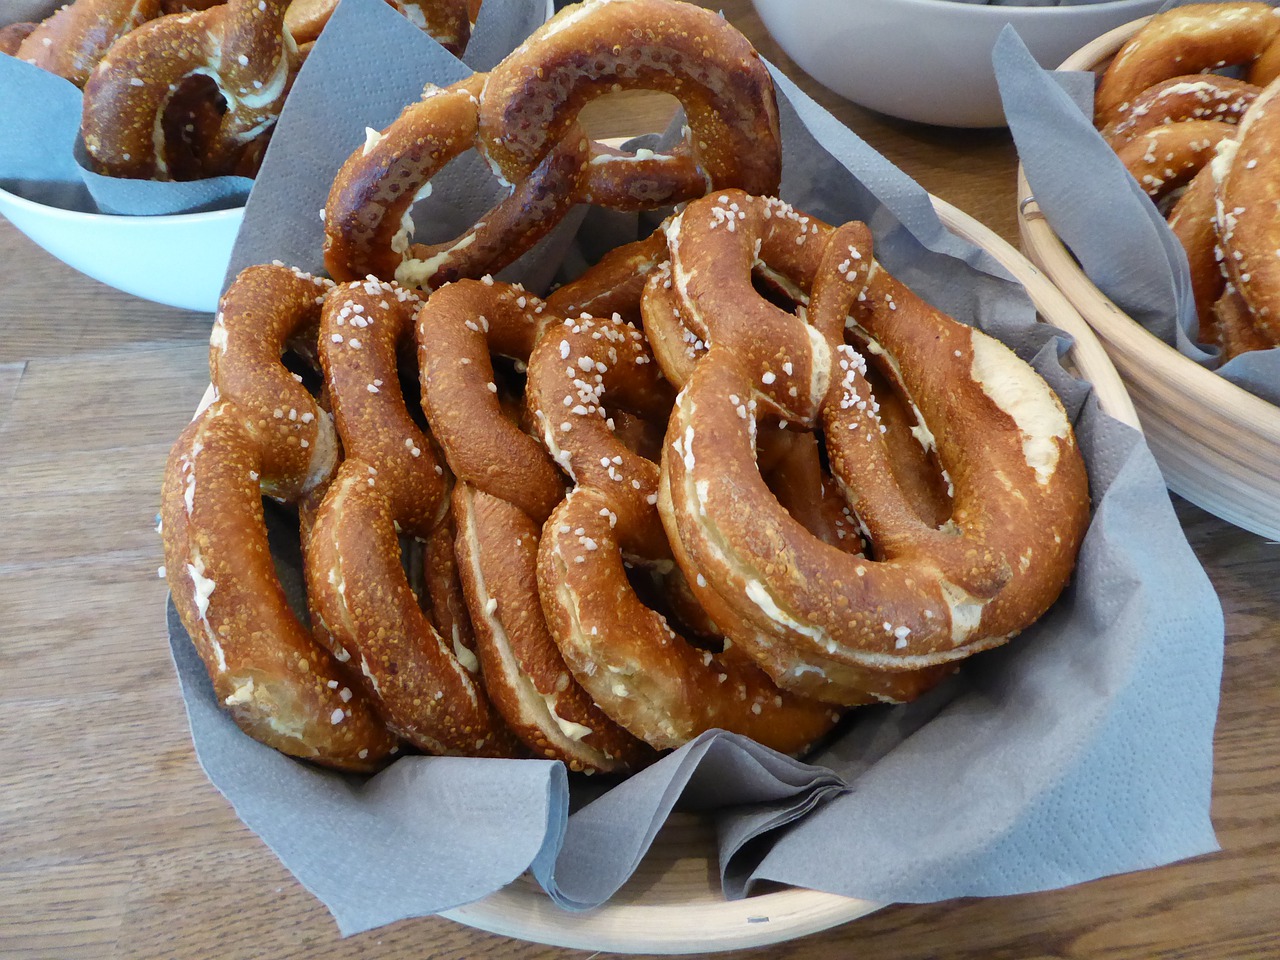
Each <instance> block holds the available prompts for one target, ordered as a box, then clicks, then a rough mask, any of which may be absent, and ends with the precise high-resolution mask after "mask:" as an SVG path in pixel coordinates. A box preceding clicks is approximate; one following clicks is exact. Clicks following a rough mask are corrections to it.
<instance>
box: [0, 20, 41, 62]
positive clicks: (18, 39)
mask: <svg viewBox="0 0 1280 960" xmlns="http://www.w3.org/2000/svg"><path fill="white" fill-rule="evenodd" d="M39 26H40V24H38V23H11V24H9V25H8V26H7V27H0V53H5V54H8V55H9V56H11V57H15V56H17V55H18V48H19V47H21V46H22V41H23V40H25V39H27V37H29V36H31V34H32V33H33V32H34V31H35V29H36V28H37V27H39Z"/></svg>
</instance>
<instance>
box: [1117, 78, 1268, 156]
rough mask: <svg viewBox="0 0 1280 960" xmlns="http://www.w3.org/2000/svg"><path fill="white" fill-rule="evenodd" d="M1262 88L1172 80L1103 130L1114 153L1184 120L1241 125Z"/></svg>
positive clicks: (1221, 80)
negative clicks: (1122, 147) (1130, 142)
mask: <svg viewBox="0 0 1280 960" xmlns="http://www.w3.org/2000/svg"><path fill="white" fill-rule="evenodd" d="M1259 90H1260V88H1259V87H1257V86H1255V85H1254V84H1252V83H1246V82H1245V81H1243V80H1233V79H1232V78H1231V77H1219V76H1217V75H1216V74H1212V73H1197V74H1191V75H1189V76H1179V77H1172V78H1170V79H1169V80H1164V81H1162V82H1160V83H1157V84H1155V85H1154V86H1151V87H1148V88H1147V89H1146V90H1144V91H1142V93H1140V94H1138V96H1136V97H1134V98H1133V102H1132V103H1131V104H1130V105H1129V109H1128V110H1127V111H1126V112H1125V119H1124V120H1122V121H1120V122H1119V123H1117V124H1114V125H1113V126H1111V127H1108V128H1106V129H1104V130H1103V136H1105V137H1106V138H1107V141H1108V142H1109V143H1110V144H1111V146H1112V149H1119V147H1120V145H1121V144H1123V143H1126V142H1127V141H1129V140H1132V139H1134V138H1135V137H1137V136H1138V135H1139V134H1143V133H1146V132H1147V131H1149V130H1152V129H1155V128H1157V127H1161V126H1164V125H1166V124H1171V123H1181V122H1183V121H1185V120H1216V121H1219V122H1221V123H1238V122H1239V121H1240V118H1241V117H1242V116H1244V112H1245V111H1246V110H1247V109H1249V104H1251V103H1253V101H1254V98H1256V97H1257V95H1258V93H1259Z"/></svg>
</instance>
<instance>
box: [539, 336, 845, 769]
mask: <svg viewBox="0 0 1280 960" xmlns="http://www.w3.org/2000/svg"><path fill="white" fill-rule="evenodd" d="M528 402H529V403H530V404H531V405H533V406H534V408H535V411H536V414H535V415H537V420H538V425H539V427H540V431H541V436H542V439H543V442H544V444H545V445H546V447H547V449H548V450H550V451H551V452H552V454H553V456H555V457H556V459H557V460H558V461H560V462H562V463H563V464H564V466H565V469H566V470H567V471H568V472H569V473H570V474H571V475H572V476H573V477H574V478H575V479H576V486H575V488H574V490H573V491H572V492H571V493H570V494H569V496H568V497H567V498H566V499H565V500H564V502H563V503H561V504H560V506H558V507H557V508H556V510H555V512H554V513H553V514H552V515H551V517H550V519H549V520H548V521H547V524H546V526H545V527H544V530H543V539H542V544H541V547H540V549H539V554H538V580H539V585H540V588H541V596H542V605H543V609H544V611H545V612H546V614H547V619H548V622H549V624H550V625H551V628H552V632H553V633H554V635H555V639H556V643H557V645H558V646H559V648H560V650H561V652H562V653H563V654H564V656H565V659H566V661H567V662H568V663H569V665H570V666H571V667H572V669H573V673H574V676H575V677H576V678H577V679H578V682H579V683H581V684H582V685H583V686H584V687H585V688H586V690H587V691H588V692H589V693H590V694H591V696H592V698H593V699H594V700H595V702H596V703H597V704H599V706H600V707H601V708H602V709H603V710H604V711H605V712H606V713H608V714H609V715H610V716H611V717H613V719H614V720H615V721H617V722H618V723H619V724H621V725H622V726H624V727H625V728H627V729H628V730H630V731H631V732H632V733H633V734H635V735H636V736H637V737H640V738H642V739H643V740H645V741H647V742H648V743H650V744H652V745H653V746H655V747H657V748H660V749H666V748H670V747H676V746H679V745H680V744H682V743H685V742H687V741H688V740H690V739H692V738H693V737H696V736H697V735H698V734H700V733H702V732H704V731H705V730H708V729H711V728H715V727H719V728H723V729H726V730H731V731H735V732H738V733H743V734H745V735H747V736H750V737H752V738H754V739H755V740H757V741H758V742H760V743H763V744H765V745H766V746H771V747H773V748H775V749H778V750H781V751H783V752H786V753H798V752H800V751H802V750H803V749H805V748H806V747H807V746H809V745H810V744H811V743H812V742H813V741H814V740H815V739H817V738H818V737H819V736H821V735H822V734H824V733H826V732H827V731H828V730H829V729H830V728H831V726H832V724H833V723H834V722H835V721H836V720H837V719H838V717H839V715H838V714H837V713H835V712H834V711H833V710H831V708H830V707H828V706H825V705H822V704H818V703H814V702H812V701H805V700H799V699H797V698H795V697H793V696H791V695H789V694H785V693H783V692H782V691H780V690H779V689H778V688H777V687H776V686H775V685H774V684H773V683H772V682H770V680H769V679H768V677H766V676H765V675H764V673H762V672H761V671H760V670H759V669H758V668H757V667H756V666H755V665H754V664H752V663H750V662H749V661H747V660H745V659H744V658H742V657H741V656H738V655H736V653H735V652H733V651H731V650H730V651H726V652H723V653H716V652H712V651H710V650H704V649H700V648H699V647H697V646H695V645H693V644H691V643H689V642H688V641H687V640H686V639H685V638H684V637H682V636H680V635H679V634H678V633H677V632H676V631H675V630H673V629H672V628H671V626H670V624H669V623H668V621H667V619H666V618H665V617H664V616H663V615H662V614H660V613H658V612H657V611H655V610H652V609H650V608H649V607H648V606H646V605H645V604H644V603H643V602H642V601H641V600H640V598H639V597H638V596H637V595H636V593H635V590H634V589H633V588H632V587H631V585H630V583H629V581H628V578H627V573H626V570H625V567H624V556H626V558H627V561H626V562H630V563H639V562H640V560H641V558H643V559H646V560H648V561H651V562H652V561H659V562H661V561H667V562H669V560H670V548H669V546H668V544H667V542H666V536H665V534H664V532H663V529H662V523H661V520H660V519H659V516H658V509H657V500H658V466H657V464H656V463H653V462H652V461H650V460H648V459H645V458H644V457H642V456H639V455H637V454H636V453H634V452H632V451H631V450H629V449H628V448H627V447H626V446H624V445H623V444H622V443H621V442H620V441H619V440H618V439H617V438H616V437H615V436H614V434H613V431H611V430H610V429H609V425H608V421H607V417H609V416H610V415H611V414H613V413H614V411H615V410H617V409H629V410H631V411H633V412H635V413H637V414H639V415H641V416H665V414H666V413H667V411H668V410H669V409H670V407H671V388H670V386H669V385H668V384H667V383H666V381H665V380H664V379H663V378H662V376H661V374H660V373H659V372H658V370H657V366H656V364H655V363H654V360H653V355H652V354H651V353H650V352H649V350H648V347H647V344H646V343H645V340H644V336H643V334H642V333H641V332H640V331H639V330H638V329H636V328H635V327H633V326H631V325H630V324H626V323H624V322H622V321H621V320H616V319H615V320H596V319H592V318H590V317H587V316H582V317H579V318H577V319H570V320H566V321H564V323H563V325H562V326H561V327H560V328H558V329H556V330H554V331H550V332H549V333H548V335H547V336H546V337H544V338H543V339H542V341H541V342H540V343H539V344H538V346H537V347H536V348H535V350H534V353H533V356H532V358H531V359H530V363H529V386H528ZM686 575H688V571H687V570H686ZM711 613H712V617H713V618H714V617H715V613H714V612H713V611H712V612H711Z"/></svg>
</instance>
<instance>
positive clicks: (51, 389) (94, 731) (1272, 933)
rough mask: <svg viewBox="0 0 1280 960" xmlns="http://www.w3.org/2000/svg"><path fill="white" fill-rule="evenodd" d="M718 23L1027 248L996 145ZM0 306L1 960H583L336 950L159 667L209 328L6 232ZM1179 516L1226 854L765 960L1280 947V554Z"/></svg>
mask: <svg viewBox="0 0 1280 960" xmlns="http://www.w3.org/2000/svg"><path fill="white" fill-rule="evenodd" d="M708 5H709V6H717V7H721V8H723V9H724V10H725V12H726V13H727V14H728V16H729V17H730V19H731V20H733V21H734V22H735V23H737V24H738V25H739V26H740V27H741V28H742V29H743V30H744V32H745V33H747V35H748V36H749V37H750V38H751V39H752V40H753V41H754V42H756V43H757V45H758V46H759V47H760V48H761V50H762V51H763V52H764V53H765V54H766V55H767V56H768V57H770V58H771V59H772V60H774V62H775V63H778V64H780V65H781V66H782V68H783V69H784V70H786V71H787V72H788V73H789V74H790V75H791V76H792V77H794V78H795V79H796V80H797V81H798V82H799V83H800V85H801V86H802V87H803V88H804V89H805V90H806V91H807V92H808V93H810V94H811V95H813V96H814V97H815V98H816V99H817V100H818V101H819V102H821V103H822V104H823V105H824V106H826V107H827V108H828V109H829V110H831V111H832V113H834V114H835V115H836V116H837V117H839V118H840V119H841V120H843V121H844V122H845V123H847V124H848V125H849V126H850V127H852V128H853V129H854V130H855V131H856V132H857V133H859V134H860V135H861V136H862V137H864V138H865V139H866V140H868V141H869V142H870V143H871V144H872V145H873V146H875V147H876V148H877V149H879V150H880V151H881V152H882V153H884V154H885V155H886V156H887V157H888V158H889V159H890V160H892V161H893V162H894V163H896V164H898V165H899V166H901V167H902V168H903V169H905V170H906V171H907V172H908V173H909V174H911V175H912V176H914V177H915V178H916V179H917V180H919V181H920V182H921V183H922V184H923V185H924V186H925V187H926V188H927V189H929V190H930V191H932V192H933V193H935V194H937V195H938V196H941V197H943V198H944V199H946V200H949V201H951V202H952V203H954V204H956V205H957V206H959V207H960V208H961V209H963V210H965V211H967V212H969V213H970V214H972V215H974V216H975V217H977V218H978V219H979V220H981V221H982V222H984V223H985V224H987V225H988V226H990V227H991V228H992V229H994V230H995V231H996V232H997V233H999V234H1001V235H1002V236H1003V237H1005V238H1006V239H1008V240H1010V241H1011V242H1013V243H1015V244H1016V243H1017V236H1016V233H1017V230H1016V226H1015V209H1014V206H1015V201H1014V169H1015V154H1014V150H1013V146H1012V144H1011V142H1010V139H1009V137H1008V134H1007V133H1005V132H1004V131H950V130H940V129H932V128H926V127H921V126H916V125H912V124H907V123H901V122H897V121H892V120H888V119H886V118H883V117H877V116H875V115H873V114H870V113H868V112H867V111H864V110H861V109H859V108H857V107H855V106H854V105H852V104H850V103H848V102H846V101H843V100H841V99H840V98H838V97H836V96H834V95H832V94H830V93H828V92H826V91H824V90H822V89H821V88H820V87H818V86H817V85H816V84H815V83H813V82H812V81H810V80H809V79H808V78H807V77H805V76H804V75H803V73H801V71H800V70H799V69H798V68H797V67H796V66H795V65H794V64H793V63H792V62H791V61H790V60H789V59H788V58H787V57H786V55H785V54H783V53H782V52H781V50H779V49H778V48H777V46H776V45H775V44H773V43H772V42H771V41H770V40H769V39H768V37H767V36H766V35H765V33H764V31H763V29H762V28H761V25H760V22H759V19H758V18H757V17H756V15H755V14H754V12H753V11H752V10H751V8H750V5H749V3H748V2H747V0H722V2H720V3H716V4H708ZM601 112H603V111H597V113H601ZM611 114H612V115H611V116H608V117H606V118H605V119H604V121H603V123H604V126H605V127H609V126H610V125H611V124H612V125H613V127H612V128H611V129H602V130H600V131H599V132H600V133H602V134H604V133H614V134H618V133H631V132H639V130H637V129H628V127H629V126H631V125H634V124H637V123H639V124H641V127H640V129H641V130H642V129H647V128H648V127H646V126H644V125H643V124H644V122H645V121H646V120H651V118H648V117H646V115H645V109H644V108H643V107H634V106H632V107H628V106H627V105H626V104H623V105H621V106H620V107H618V108H616V109H614V110H612V111H611ZM0 288H2V289H4V290H5V291H6V293H7V295H6V296H5V297H3V298H0V330H2V331H3V336H2V337H0V489H3V490H7V491H8V492H9V494H10V497H9V500H8V506H7V507H6V508H4V513H5V519H4V521H3V527H2V529H3V531H4V535H3V536H0V623H2V624H3V627H2V631H3V632H2V633H0V676H3V678H4V681H5V682H4V683H3V684H0V837H3V838H4V840H3V843H2V844H0V955H3V956H6V957H15V958H16V957H33V958H34V957H53V956H56V957H60V958H66V960H74V958H80V957H86V958H89V957H91V958H96V960H101V958H106V957H162V956H163V957H169V958H195V957H207V956H211V955H218V956H237V957H239V956H253V957H259V958H285V957H304V956H305V957H325V958H330V957H332V958H339V957H357V956H359V957H377V958H409V957H415V958H416V957H421V956H427V955H429V956H431V957H434V958H442V960H448V958H463V957H476V956H484V957H490V958H503V960H534V958H548V957H559V956H565V957H572V956H580V957H586V956H587V955H586V954H582V953H579V952H578V951H569V950H561V949H559V948H554V947H544V946H539V945H535V944H529V943H523V942H518V941H512V940H508V939H505V938H502V937H497V936H493V935H490V934H487V933H481V932H478V931H475V930H472V929H469V928H466V927H463V926H460V925H458V924H456V923H453V922H451V921H448V920H444V919H440V918H424V919H418V920H410V921H403V922H400V923H397V924H394V925H392V926H389V927H386V928H383V929H380V930H374V931H371V932H369V933H365V934H361V935H358V936H355V937H351V938H349V939H346V940H342V939H340V938H339V937H338V935H337V930H336V928H335V926H334V924H333V922H332V920H331V919H330V917H329V916H328V914H327V913H326V911H325V910H324V908H323V907H322V906H321V905H320V904H319V903H318V902H317V901H316V900H315V899H313V898H312V897H311V896H310V894H308V893H307V892H306V891H305V890H304V889H303V888H302V887H301V886H300V885H299V884H298V883H297V882H296V881H295V880H294V879H293V878H292V876H291V875H290V874H289V873H288V872H287V871H286V870H285V869H284V867H282V866H281V865H280V863H279V862H278V861H277V860H276V859H275V857H273V856H272V855H271V854H270V853H269V852H268V851H267V850H266V848H265V847H264V846H263V845H262V844H261V842H259V841H258V839H257V838H256V837H254V836H253V835H252V834H251V833H250V832H249V830H248V829H247V828H246V827H244V826H243V825H242V824H241V823H240V821H239V820H238V819H237V818H236V816H235V814H234V813H233V812H232V810H231V808H230V806H229V805H228V804H227V803H226V802H225V801H224V800H223V799H222V797H221V796H219V794H218V793H217V791H215V790H214V788H213V787H212V786H211V785H210V784H209V783H208V781H207V780H206V779H205V777H204V774H203V773H202V772H201V770H200V767H199V765H198V764H197V763H196V759H195V756H194V753H193V751H192V747H191V743H190V740H189V739H188V737H187V734H186V719H185V716H184V714H183V708H182V701H181V697H180V694H179V691H178V685H177V683H176V681H175V678H174V675H173V670H172V667H171V665H170V662H169V654H168V649H167V643H166V641H165V632H164V624H163V605H164V597H165V586H164V583H163V582H162V581H161V580H160V579H158V578H157V576H156V569H157V567H158V565H159V564H160V563H161V559H162V558H161V548H160V543H159V538H158V537H157V536H156V535H155V533H154V530H153V526H154V515H155V513H156V511H157V509H158V500H159V486H160V476H161V472H162V470H163V466H164V461H165V456H166V454H167V452H168V449H169V445H170V444H171V443H172V442H173V440H174V438H175V437H176V436H177V435H178V433H179V431H180V430H181V428H182V425H183V424H184V422H185V421H186V420H187V418H188V417H189V416H190V412H191V411H192V410H193V409H194V407H195V405H196V403H197V401H198V400H199V398H200V395H201V393H202V392H203V390H204V386H205V384H206V382H207V342H208V330H209V323H210V318H209V317H208V316H207V315H199V314H192V313H184V312H182V311H178V310H173V309H170V308H166V307H161V306H158V305H155V304H151V303H145V302H143V301H140V300H137V299H134V298H132V297H129V296H127V295H125V294H123V293H119V292H117V291H115V290H111V289H109V288H107V287H104V286H102V285H101V284H98V283H96V282H94V281H92V280H89V279H88V278H86V277H83V276H81V275H79V274H77V273H75V272H73V271H72V270H70V269H69V268H67V267H65V266H63V265H62V264H61V263H59V262H57V261H55V260H54V259H52V258H51V257H49V256H48V255H47V254H45V253H44V252H43V251H41V250H39V249H38V248H36V247H35V246H34V245H32V244H31V243H30V242H28V241H27V240H26V239H25V238H24V237H22V236H21V235H20V234H18V233H17V231H15V230H14V229H13V228H12V227H11V226H10V225H9V224H8V223H7V222H4V221H0ZM1176 506H1177V510H1178V515H1179V517H1180V519H1181V520H1182V522H1183V525H1184V527H1185V529H1186V531H1187V535H1188V537H1189V539H1190V541H1191V544H1192V546H1193V547H1194V549H1195V552H1196V554H1197V556H1198V557H1199V558H1200V560H1201V561H1202V562H1203V563H1204V565H1205V568H1206V569H1207V570H1208V573H1209V576H1210V578H1211V579H1212V581H1213V583H1214V586H1215V587H1216V588H1217V590H1218V592H1219V595H1220V596H1221V598H1222V602H1223V606H1224V608H1225V611H1226V627H1227V644H1226V662H1225V670H1224V674H1223V681H1222V682H1223V687H1222V704H1221V708H1220V713H1219V720H1218V728H1217V733H1216V737H1215V764H1214V766H1215V771H1214V773H1215V775H1214V785H1213V807H1212V814H1213V821H1214V824H1215V826H1216V828H1217V831H1218V837H1219V840H1220V842H1221V844H1222V847H1223V849H1222V851H1221V852H1220V853H1217V854H1213V855H1210V856H1205V857H1200V858H1197V859H1195V860H1193V861H1189V862H1185V863H1180V864H1176V865H1174V866H1168V867H1162V868H1159V869H1156V870H1149V871H1145V872H1142V873H1136V874H1129V875H1126V876H1119V877H1110V878H1106V879H1102V880H1097V881H1094V882H1092V883H1088V884H1084V885H1081V886H1077V887H1073V888H1070V889H1066V890H1057V891H1051V892H1047V893H1040V894H1031V895H1026V896H1017V897H1007V898H999V899H972V900H959V901H950V902H946V903H938V904H931V905H898V906H892V907H889V908H887V909H884V910H882V911H880V912H879V913H876V914H873V915H871V916H869V917H865V918H863V919H860V920H857V921H855V922H853V923H851V924H848V925H846V926H844V927H842V928H839V929H836V930H832V931H828V932H826V933H823V934H818V935H815V936H811V937H809V938H806V939H804V940H800V941H796V942H793V943H790V944H785V945H780V946H777V947H773V948H766V949H763V950H759V951H754V952H753V954H752V955H753V956H775V957H787V958H793V960H811V958H819V957H829V956H834V955H844V954H847V953H853V952H855V951H856V953H857V955H858V956H860V957H861V958H863V960H875V958H882V957H883V958H894V960H907V958H916V957H920V958H924V957H939V956H947V957H994V956H999V957H1032V956H1037V957H1099V956H1103V955H1106V956H1108V957H1112V958H1129V957H1133V958H1138V957H1141V958H1154V957H1174V956H1178V957H1181V956H1196V957H1198V958H1220V957H1221V958H1225V957H1233V958H1236V957H1244V956H1264V955H1266V956H1275V955H1276V954H1277V952H1278V951H1280V946H1277V944H1278V943H1280V940H1278V939H1277V937H1278V936H1280V909H1277V904H1280V772H1278V771H1280V764H1278V763H1277V762H1276V759H1277V758H1278V757H1280V667H1278V666H1277V662H1278V660H1280V657H1277V653H1278V652H1280V586H1277V585H1278V584H1280V547H1278V546H1277V545H1276V544H1274V543H1269V542H1267V541H1264V540H1263V539H1261V538H1259V537H1257V536H1254V535H1253V534H1249V533H1245V532H1243V531H1241V530H1237V529H1235V528H1232V527H1230V526H1228V525H1227V524H1225V523H1223V522H1222V521H1220V520H1217V519H1216V518H1214V517H1211V516H1209V515H1207V514H1205V513H1204V512H1203V511H1201V510H1199V509H1197V508H1195V507H1193V506H1191V505H1190V504H1187V503H1185V502H1178V503H1177V504H1176ZM215 945H216V946H215ZM725 956H727V957H728V956H739V954H725ZM741 956H746V953H745V952H744V953H743V954H741Z"/></svg>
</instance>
